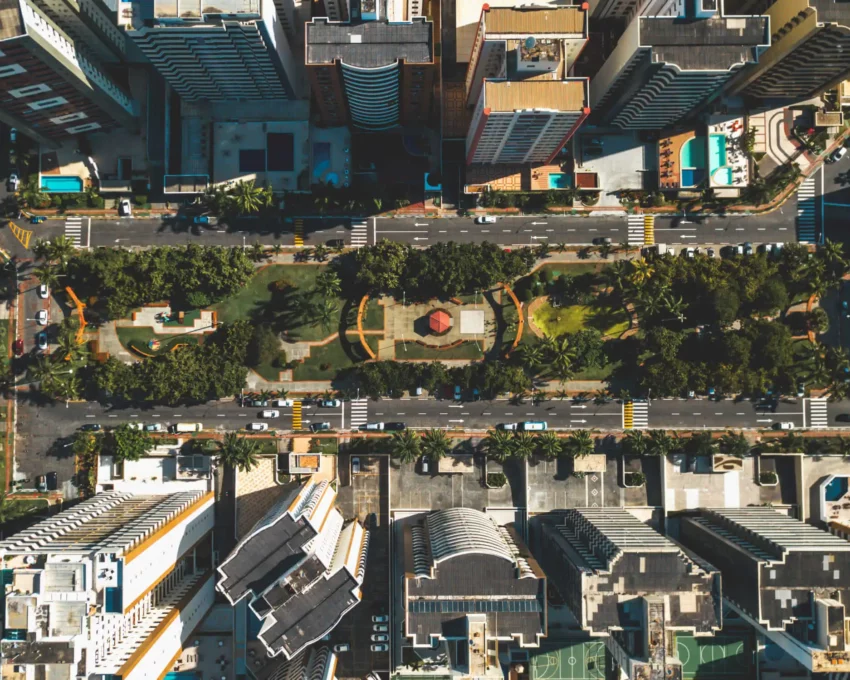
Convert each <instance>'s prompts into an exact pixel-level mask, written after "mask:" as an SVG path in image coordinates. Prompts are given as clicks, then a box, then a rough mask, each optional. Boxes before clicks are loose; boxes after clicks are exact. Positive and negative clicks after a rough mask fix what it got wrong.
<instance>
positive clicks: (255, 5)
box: [153, 0, 260, 19]
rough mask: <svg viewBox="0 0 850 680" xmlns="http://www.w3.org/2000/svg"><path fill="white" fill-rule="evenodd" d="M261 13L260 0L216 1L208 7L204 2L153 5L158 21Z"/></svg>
mask: <svg viewBox="0 0 850 680" xmlns="http://www.w3.org/2000/svg"><path fill="white" fill-rule="evenodd" d="M259 13H260V2H259V0H216V2H214V3H211V4H207V5H205V4H204V3H203V0H154V3H153V15H154V17H156V18H157V19H172V18H173V19H177V18H179V19H201V17H202V16H203V15H206V14H231V15H233V14H250V15H259Z"/></svg>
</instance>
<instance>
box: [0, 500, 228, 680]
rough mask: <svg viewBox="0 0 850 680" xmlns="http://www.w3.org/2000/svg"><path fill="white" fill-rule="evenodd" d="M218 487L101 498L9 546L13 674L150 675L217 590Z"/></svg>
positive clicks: (145, 678)
mask: <svg viewBox="0 0 850 680" xmlns="http://www.w3.org/2000/svg"><path fill="white" fill-rule="evenodd" d="M213 505H214V498H213V494H212V493H204V492H200V491H197V492H181V493H173V494H168V495H159V496H156V495H146V496H140V495H132V494H126V493H106V494H99V495H97V496H95V497H94V498H91V499H89V500H87V501H83V502H82V503H80V504H78V505H76V506H74V507H73V508H70V509H69V510H65V511H64V512H61V513H59V514H58V515H55V516H54V517H51V518H49V519H46V520H43V521H41V522H39V523H38V524H35V525H34V526H32V527H30V528H29V529H26V530H25V531H22V532H20V533H18V534H15V535H14V536H12V537H11V538H9V539H7V540H5V541H3V542H1V543H0V559H2V561H3V575H4V581H3V582H4V584H5V586H4V587H5V591H6V594H5V632H4V637H3V639H2V642H0V650H2V663H3V669H2V675H3V677H4V678H7V679H9V680H29V679H31V678H48V677H49V678H50V679H51V680H77V679H78V678H87V679H88V678H91V679H94V678H102V677H111V678H120V679H121V680H149V679H150V678H157V677H161V676H162V675H164V674H165V673H166V672H168V671H169V670H171V666H172V665H173V663H174V661H175V660H176V658H177V657H178V656H179V654H180V652H181V649H182V644H183V642H185V640H186V639H187V638H188V637H189V636H190V634H191V633H192V631H193V629H194V628H195V627H196V626H197V625H198V624H199V623H200V621H201V619H202V618H203V616H204V615H205V614H206V612H207V611H208V610H209V608H210V606H211V605H212V603H213V601H214V598H215V582H214V578H213V572H212V530H213Z"/></svg>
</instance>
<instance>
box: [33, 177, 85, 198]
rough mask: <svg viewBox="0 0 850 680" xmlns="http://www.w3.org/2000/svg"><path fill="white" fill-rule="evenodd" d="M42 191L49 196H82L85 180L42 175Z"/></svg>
mask: <svg viewBox="0 0 850 680" xmlns="http://www.w3.org/2000/svg"><path fill="white" fill-rule="evenodd" d="M41 190H42V191H46V192H47V193H49V194H81V193H83V180H82V178H81V177H63V176H62V175H42V176H41Z"/></svg>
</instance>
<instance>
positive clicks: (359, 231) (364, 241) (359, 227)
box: [351, 222, 369, 248]
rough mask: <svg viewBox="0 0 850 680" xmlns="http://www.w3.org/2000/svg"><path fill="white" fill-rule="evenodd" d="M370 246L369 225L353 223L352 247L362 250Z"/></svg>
mask: <svg viewBox="0 0 850 680" xmlns="http://www.w3.org/2000/svg"><path fill="white" fill-rule="evenodd" d="M367 245H369V225H368V224H366V222H352V223H351V247H352V248H362V247H363V246H367Z"/></svg>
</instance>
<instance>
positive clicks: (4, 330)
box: [0, 319, 12, 366]
mask: <svg viewBox="0 0 850 680" xmlns="http://www.w3.org/2000/svg"><path fill="white" fill-rule="evenodd" d="M11 323H12V320H11V319H3V320H2V321H0V347H2V348H3V349H2V350H1V351H0V356H2V362H3V366H8V365H9V327H10V325H11Z"/></svg>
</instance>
